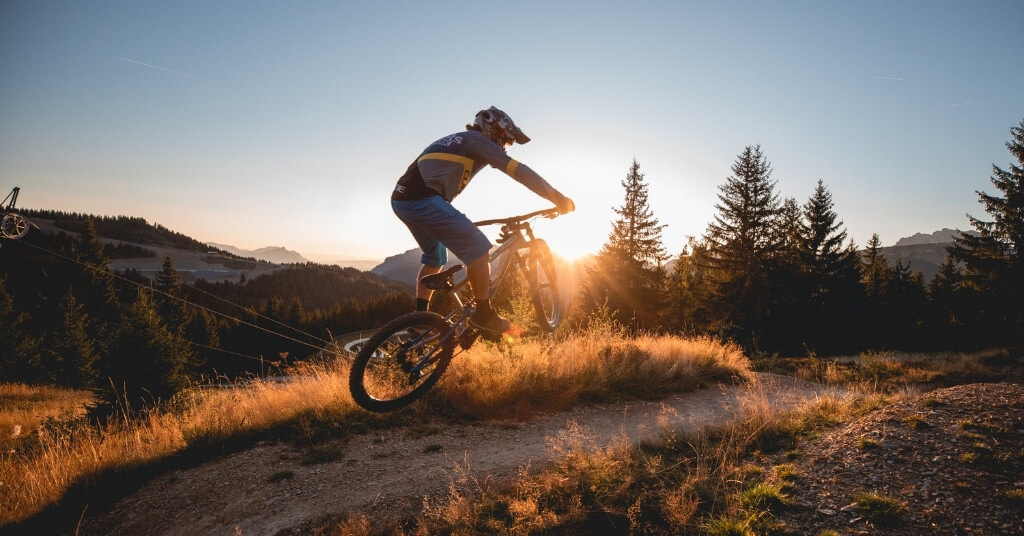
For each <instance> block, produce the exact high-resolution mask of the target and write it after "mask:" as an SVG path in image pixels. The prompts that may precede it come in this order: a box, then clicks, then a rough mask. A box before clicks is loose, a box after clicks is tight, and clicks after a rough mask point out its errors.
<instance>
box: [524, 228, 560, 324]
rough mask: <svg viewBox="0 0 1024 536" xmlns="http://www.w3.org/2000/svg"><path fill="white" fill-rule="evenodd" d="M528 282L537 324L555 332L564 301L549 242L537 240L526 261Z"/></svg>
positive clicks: (532, 244)
mask: <svg viewBox="0 0 1024 536" xmlns="http://www.w3.org/2000/svg"><path fill="white" fill-rule="evenodd" d="M526 280H527V281H528V282H529V284H530V295H531V297H532V299H533V308H534V309H535V310H536V313H537V323H538V324H540V327H541V329H543V330H545V331H554V330H555V328H557V327H558V323H559V322H561V321H562V299H561V296H560V295H559V293H558V280H557V278H556V277H555V261H554V259H553V258H552V257H551V250H550V249H549V248H548V244H547V242H545V241H543V240H541V239H539V238H538V239H536V240H534V241H533V242H532V243H531V245H530V253H529V255H528V256H527V259H526Z"/></svg>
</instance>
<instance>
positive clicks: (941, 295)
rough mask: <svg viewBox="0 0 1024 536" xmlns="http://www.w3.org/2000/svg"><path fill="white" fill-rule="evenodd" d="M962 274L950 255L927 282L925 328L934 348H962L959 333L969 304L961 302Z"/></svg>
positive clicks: (968, 309)
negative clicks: (926, 327)
mask: <svg viewBox="0 0 1024 536" xmlns="http://www.w3.org/2000/svg"><path fill="white" fill-rule="evenodd" d="M963 293H964V292H963V273H962V272H961V271H960V268H959V267H958V266H957V262H956V260H955V259H954V258H953V257H952V256H948V257H946V260H945V261H944V262H943V263H942V264H940V265H939V269H938V271H937V272H936V273H935V276H934V277H933V278H932V280H931V282H930V283H928V312H929V315H928V319H927V321H928V327H929V328H930V330H929V331H930V337H931V339H932V340H933V341H935V342H936V343H937V344H936V345H935V346H934V347H935V348H942V349H948V348H963V346H964V342H966V341H964V340H963V339H962V336H963V335H962V333H963V328H964V321H965V319H966V317H967V315H968V311H970V310H972V309H973V307H969V306H968V304H966V303H964V302H965V300H964V296H963Z"/></svg>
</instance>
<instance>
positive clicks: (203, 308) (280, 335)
mask: <svg viewBox="0 0 1024 536" xmlns="http://www.w3.org/2000/svg"><path fill="white" fill-rule="evenodd" d="M14 242H17V243H19V244H25V245H27V246H31V247H33V248H36V249H38V250H40V251H43V252H45V253H49V254H51V255H53V256H55V257H58V258H61V259H64V260H67V261H70V262H73V263H75V264H80V265H82V266H84V267H86V268H88V269H90V270H94V271H101V270H103V269H101V268H97V267H95V266H92V265H90V264H88V263H85V262H82V261H80V260H78V259H74V258H71V257H68V256H67V255H63V254H61V253H57V252H55V251H50V250H48V249H46V248H44V247H42V246H37V245H35V244H32V243H30V242H25V241H24V240H16V241H14ZM107 273H109V274H110V275H112V276H113V277H115V278H117V279H120V280H122V281H126V282H128V283H131V284H133V285H135V286H137V287H139V288H141V289H143V290H148V291H150V292H156V293H159V294H162V295H164V296H166V297H168V298H172V299H175V300H178V301H181V302H183V303H186V304H189V305H191V306H193V307H195V308H197V309H202V310H204V311H206V312H208V313H211V314H214V315H217V316H220V317H223V318H226V319H228V320H234V321H235V322H238V323H240V324H243V325H246V326H249V327H252V328H255V329H258V330H260V331H263V332H265V333H269V334H271V335H276V336H278V337H280V338H282V339H286V340H289V341H292V342H295V343H298V344H301V345H303V346H307V347H309V348H312V349H314V350H322V349H323V348H322V347H320V346H316V345H313V344H310V343H308V342H305V341H301V340H299V339H296V338H294V337H289V336H288V335H284V334H282V333H278V332H276V331H273V330H270V329H267V328H264V327H262V326H258V325H256V324H253V323H252V322H246V321H245V320H242V319H241V318H236V317H233V316H231V315H229V314H225V313H221V312H219V311H214V310H213V309H210V308H209V307H204V306H202V305H199V304H197V303H192V302H190V301H188V300H186V299H185V298H181V297H178V296H172V295H170V294H168V293H166V292H164V291H162V290H157V289H155V288H152V287H146V286H144V285H142V284H141V283H138V282H136V281H132V280H131V279H128V278H126V277H123V276H120V275H118V274H117V273H115V272H111V271H107ZM292 329H294V330H296V331H299V332H301V333H303V334H305V335H306V336H308V337H310V338H312V339H318V337H314V336H312V335H309V334H308V333H305V332H303V331H302V330H299V329H298V328H292Z"/></svg>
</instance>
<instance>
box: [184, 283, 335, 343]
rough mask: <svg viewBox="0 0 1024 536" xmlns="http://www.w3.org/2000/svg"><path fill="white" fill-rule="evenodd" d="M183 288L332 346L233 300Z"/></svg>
mask: <svg viewBox="0 0 1024 536" xmlns="http://www.w3.org/2000/svg"><path fill="white" fill-rule="evenodd" d="M183 288H187V289H189V290H195V291H197V292H199V293H201V294H206V295H207V296H210V297H212V298H216V299H218V300H220V301H222V302H224V303H226V304H228V305H232V306H234V307H238V308H239V309H241V310H243V311H245V312H247V313H252V314H254V315H256V316H257V317H259V318H262V319H264V320H267V321H269V322H273V323H275V324H277V325H279V326H283V327H286V328H288V329H290V330H292V331H296V332H298V333H301V334H303V335H305V336H307V337H309V338H311V339H314V340H317V341H319V342H322V343H324V344H330V343H331V341H328V340H327V339H322V338H320V337H317V336H316V335H313V334H311V333H306V332H305V331H302V330H301V329H299V328H296V327H292V326H289V325H288V324H285V323H284V322H281V321H279V320H275V319H273V318H270V317H269V316H266V315H262V314H260V313H258V312H256V310H255V309H253V308H249V307H246V306H244V305H239V304H237V303H234V302H232V301H231V300H228V299H227V298H223V297H221V296H218V295H216V294H213V293H212V292H207V291H205V290H203V289H201V288H198V287H196V286H195V285H183Z"/></svg>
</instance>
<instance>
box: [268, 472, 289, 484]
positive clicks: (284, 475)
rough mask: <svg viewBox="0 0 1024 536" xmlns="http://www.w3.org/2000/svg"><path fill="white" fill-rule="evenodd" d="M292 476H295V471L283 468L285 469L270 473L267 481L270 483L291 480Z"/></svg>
mask: <svg viewBox="0 0 1024 536" xmlns="http://www.w3.org/2000/svg"><path fill="white" fill-rule="evenodd" d="M294 477H295V471H287V470H285V471H278V472H276V473H274V474H272V475H270V478H268V479H267V482H270V483H272V484H273V483H275V482H280V481H282V480H291V479H292V478H294Z"/></svg>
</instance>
